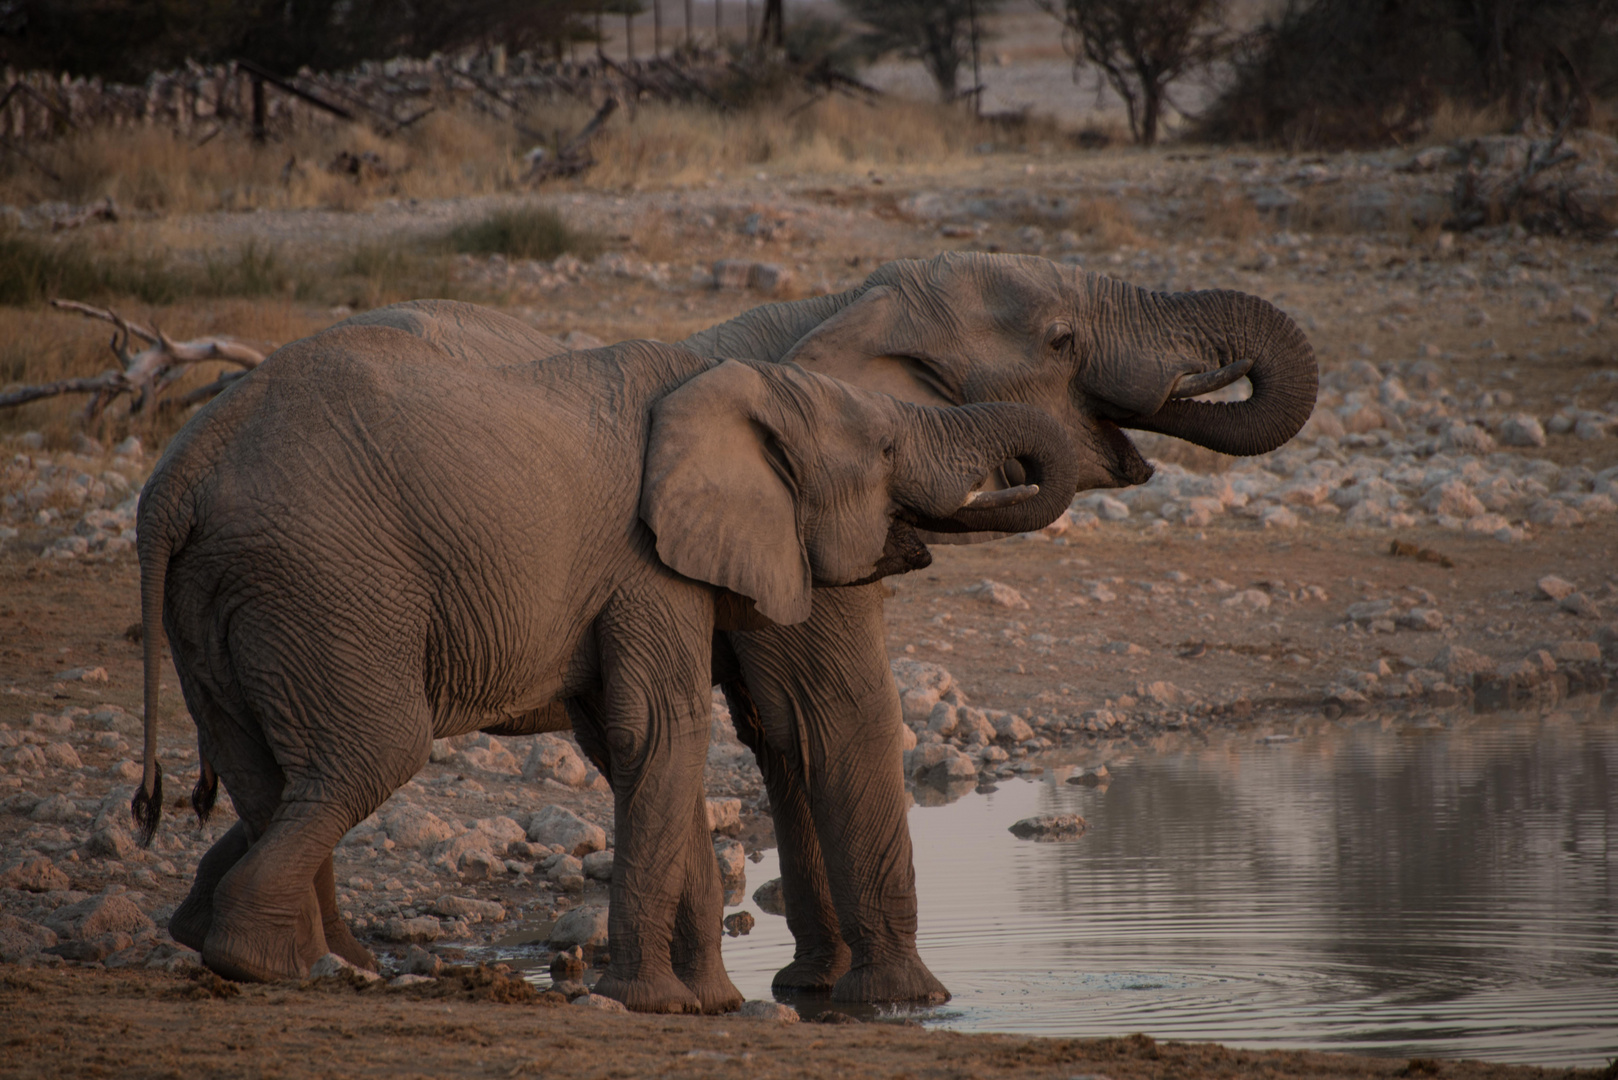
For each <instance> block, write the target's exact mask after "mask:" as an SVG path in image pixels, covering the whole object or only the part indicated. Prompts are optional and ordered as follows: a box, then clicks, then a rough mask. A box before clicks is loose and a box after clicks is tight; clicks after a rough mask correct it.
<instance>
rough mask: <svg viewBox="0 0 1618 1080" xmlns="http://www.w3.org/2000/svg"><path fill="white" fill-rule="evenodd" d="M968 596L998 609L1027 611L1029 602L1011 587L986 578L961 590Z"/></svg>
mask: <svg viewBox="0 0 1618 1080" xmlns="http://www.w3.org/2000/svg"><path fill="white" fill-rule="evenodd" d="M961 591H962V592H963V593H965V594H966V595H968V596H976V597H978V598H979V599H981V600H984V601H986V602H987V603H990V604H993V605H994V606H996V607H1003V608H1014V609H1026V608H1027V607H1028V601H1027V600H1025V599H1023V595H1022V593H1020V592H1018V591H1017V590H1016V589H1013V588H1012V587H1011V586H1010V585H1005V584H1002V583H1001V582H998V581H990V580H989V579H988V578H984V579H983V580H982V581H980V582H978V583H977V584H976V585H970V586H968V587H966V588H965V589H962V590H961Z"/></svg>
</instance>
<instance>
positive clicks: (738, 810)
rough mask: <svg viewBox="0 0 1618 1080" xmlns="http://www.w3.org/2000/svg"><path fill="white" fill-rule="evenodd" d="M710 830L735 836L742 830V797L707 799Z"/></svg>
mask: <svg viewBox="0 0 1618 1080" xmlns="http://www.w3.org/2000/svg"><path fill="white" fill-rule="evenodd" d="M705 803H706V807H707V811H708V831H709V832H716V833H724V834H725V835H726V836H735V835H736V834H737V833H739V832H741V831H742V801H741V800H740V799H707V800H705Z"/></svg>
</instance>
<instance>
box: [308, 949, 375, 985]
mask: <svg viewBox="0 0 1618 1080" xmlns="http://www.w3.org/2000/svg"><path fill="white" fill-rule="evenodd" d="M350 971H352V972H353V973H354V974H355V975H358V976H359V977H360V978H362V979H364V980H365V981H366V982H368V983H373V982H380V981H381V979H382V976H380V975H378V974H377V973H376V972H374V971H366V970H365V969H364V968H361V967H355V966H354V965H353V964H351V963H349V962H348V961H347V960H344V959H343V958H342V957H341V956H338V955H337V954H336V953H327V954H326V955H325V956H322V957H321V958H320V959H319V960H316V961H315V962H314V963H313V964H310V965H309V978H311V979H326V978H330V977H331V976H333V975H345V974H346V973H347V972H350Z"/></svg>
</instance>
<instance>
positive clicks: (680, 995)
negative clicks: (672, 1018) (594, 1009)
mask: <svg viewBox="0 0 1618 1080" xmlns="http://www.w3.org/2000/svg"><path fill="white" fill-rule="evenodd" d="M727 981H728V980H727ZM732 989H733V990H734V988H732ZM595 993H597V994H600V995H602V996H603V997H610V998H612V999H613V1000H614V1001H621V1002H623V1003H624V1005H625V1006H627V1007H628V1008H629V1010H630V1011H631V1012H644V1013H700V1012H702V1011H703V1009H702V1002H701V1000H699V999H698V997H697V995H696V994H693V993H692V992H691V990H690V988H689V987H687V986H686V985H685V983H683V982H681V981H680V980H679V979H677V978H675V977H674V972H672V971H670V972H665V973H663V974H660V975H654V976H651V977H649V978H648V977H645V976H642V977H641V978H637V979H624V978H620V977H619V976H617V975H614V974H612V973H611V972H608V973H607V974H605V975H603V976H601V978H600V980H599V981H597V983H596V985H595ZM736 1004H737V1005H738V1006H739V1005H740V1004H741V995H739V994H738V995H737V998H736Z"/></svg>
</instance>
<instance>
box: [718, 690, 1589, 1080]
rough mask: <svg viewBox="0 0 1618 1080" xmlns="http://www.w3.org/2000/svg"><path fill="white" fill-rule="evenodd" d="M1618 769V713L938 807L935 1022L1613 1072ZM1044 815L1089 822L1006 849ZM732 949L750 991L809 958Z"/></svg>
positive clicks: (932, 903)
mask: <svg viewBox="0 0 1618 1080" xmlns="http://www.w3.org/2000/svg"><path fill="white" fill-rule="evenodd" d="M1615 763H1618V722H1615V718H1614V716H1613V715H1612V714H1611V713H1610V712H1609V713H1598V712H1588V713H1584V714H1574V713H1559V714H1556V715H1554V716H1550V717H1546V718H1542V719H1525V718H1515V717H1512V718H1507V717H1500V716H1495V717H1487V718H1476V719H1473V718H1465V719H1464V720H1461V721H1458V722H1457V726H1455V727H1453V728H1446V727H1444V726H1442V725H1441V724H1433V723H1430V722H1428V723H1412V722H1410V721H1409V720H1408V719H1404V720H1397V721H1387V722H1384V723H1374V722H1373V723H1361V724H1359V725H1356V726H1352V727H1344V726H1339V725H1327V724H1322V725H1320V727H1319V729H1318V730H1315V731H1311V732H1306V733H1304V734H1303V737H1301V738H1299V739H1297V740H1295V741H1290V742H1270V743H1264V742H1259V741H1257V739H1256V737H1255V734H1254V733H1253V732H1247V733H1244V734H1242V735H1240V736H1231V737H1228V738H1220V739H1215V740H1212V741H1208V742H1203V743H1198V744H1195V745H1182V746H1180V747H1178V748H1172V749H1164V750H1160V751H1156V752H1139V753H1137V754H1135V755H1134V756H1133V757H1131V758H1117V759H1114V760H1111V761H1109V762H1108V765H1109V768H1110V770H1111V772H1112V774H1113V775H1112V778H1111V781H1110V783H1108V784H1106V785H1103V786H1098V787H1082V786H1077V785H1069V784H1065V783H1062V782H1061V780H1062V778H1063V777H1064V776H1065V775H1066V770H1052V772H1051V773H1048V774H1047V776H1046V777H1045V778H1043V779H1042V781H1041V782H1022V781H1018V782H1009V783H1002V784H1001V786H1000V788H999V790H997V791H994V792H992V793H989V794H972V795H967V796H966V797H965V798H962V799H960V800H959V801H957V802H954V803H951V804H949V805H947V806H941V807H920V806H918V807H917V808H916V809H915V810H913V811H912V813H911V830H912V833H913V835H914V838H915V843H916V852H917V864H916V872H917V885H918V888H919V891H920V898H921V927H922V937H921V947H922V951H923V955H924V956H925V957H926V959H927V962H928V964H929V965H930V966H931V967H932V969H933V971H934V972H935V973H936V974H937V975H938V976H939V977H940V978H941V979H942V980H943V981H944V983H945V985H947V986H949V987H950V989H951V990H952V991H954V993H955V995H956V996H955V1000H954V1001H953V1002H951V1003H950V1005H948V1006H946V1007H945V1008H944V1009H942V1010H938V1011H936V1012H935V1013H932V1014H929V1015H930V1019H929V1022H937V1023H941V1024H944V1025H947V1026H950V1027H956V1028H962V1029H972V1030H994V1031H1016V1032H1029V1033H1038V1034H1053V1035H1054V1034H1061V1035H1113V1034H1121V1033H1125V1032H1130V1031H1146V1032H1148V1033H1150V1034H1153V1035H1155V1036H1158V1037H1162V1038H1180V1039H1216V1040H1219V1041H1221V1042H1225V1043H1229V1044H1233V1045H1241V1046H1312V1047H1319V1048H1325V1049H1344V1050H1349V1049H1352V1050H1357V1051H1362V1052H1372V1053H1388V1054H1422V1055H1441V1056H1458V1057H1484V1058H1489V1059H1492V1060H1498V1061H1519V1062H1528V1063H1537V1064H1544V1065H1553V1064H1581V1065H1587V1066H1588V1065H1600V1064H1603V1063H1604V1062H1605V1060H1606V1059H1607V1058H1609V1057H1612V1056H1614V1055H1615V1054H1618V919H1615V907H1618V850H1615V840H1618V834H1615V821H1614V817H1615V813H1618V790H1615V787H1614V776H1613V770H1614V765H1615ZM1089 764H1092V765H1093V764H1094V762H1090V763H1089ZM1044 812H1078V813H1081V814H1083V815H1084V816H1085V817H1086V818H1087V819H1089V822H1090V830H1089V832H1088V833H1087V834H1086V835H1085V836H1084V837H1083V838H1082V839H1080V840H1077V841H1074V842H1072V843H1066V844H1034V843H1027V842H1020V841H1017V840H1015V839H1014V838H1012V837H1011V835H1010V834H1009V833H1007V832H1006V827H1007V826H1008V825H1009V824H1011V822H1013V821H1016V820H1017V819H1019V818H1022V817H1026V816H1028V815H1030V814H1034V813H1044ZM770 854H771V855H772V856H773V852H771V853H770ZM773 873H774V869H773V859H772V860H771V861H770V862H769V863H766V864H763V865H759V866H756V867H749V877H750V878H751V879H752V882H753V883H754V884H756V883H759V882H762V881H764V880H766V879H767V877H768V876H771V875H773ZM725 948H726V964H727V967H729V969H730V971H731V973H732V977H733V978H734V979H736V981H737V985H738V986H739V987H740V988H741V989H742V990H743V992H744V993H746V994H747V995H748V996H749V997H757V996H767V995H768V984H769V976H770V974H771V973H773V971H774V970H775V969H776V968H777V967H779V966H780V965H781V964H783V963H785V962H786V958H788V957H790V953H791V946H790V940H789V938H788V937H787V935H786V929H785V925H784V920H781V919H779V918H776V917H773V916H767V915H760V916H759V926H758V928H757V929H756V930H755V931H754V932H753V934H752V935H751V936H750V937H748V938H741V939H736V940H733V941H727V942H726V944H725Z"/></svg>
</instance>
